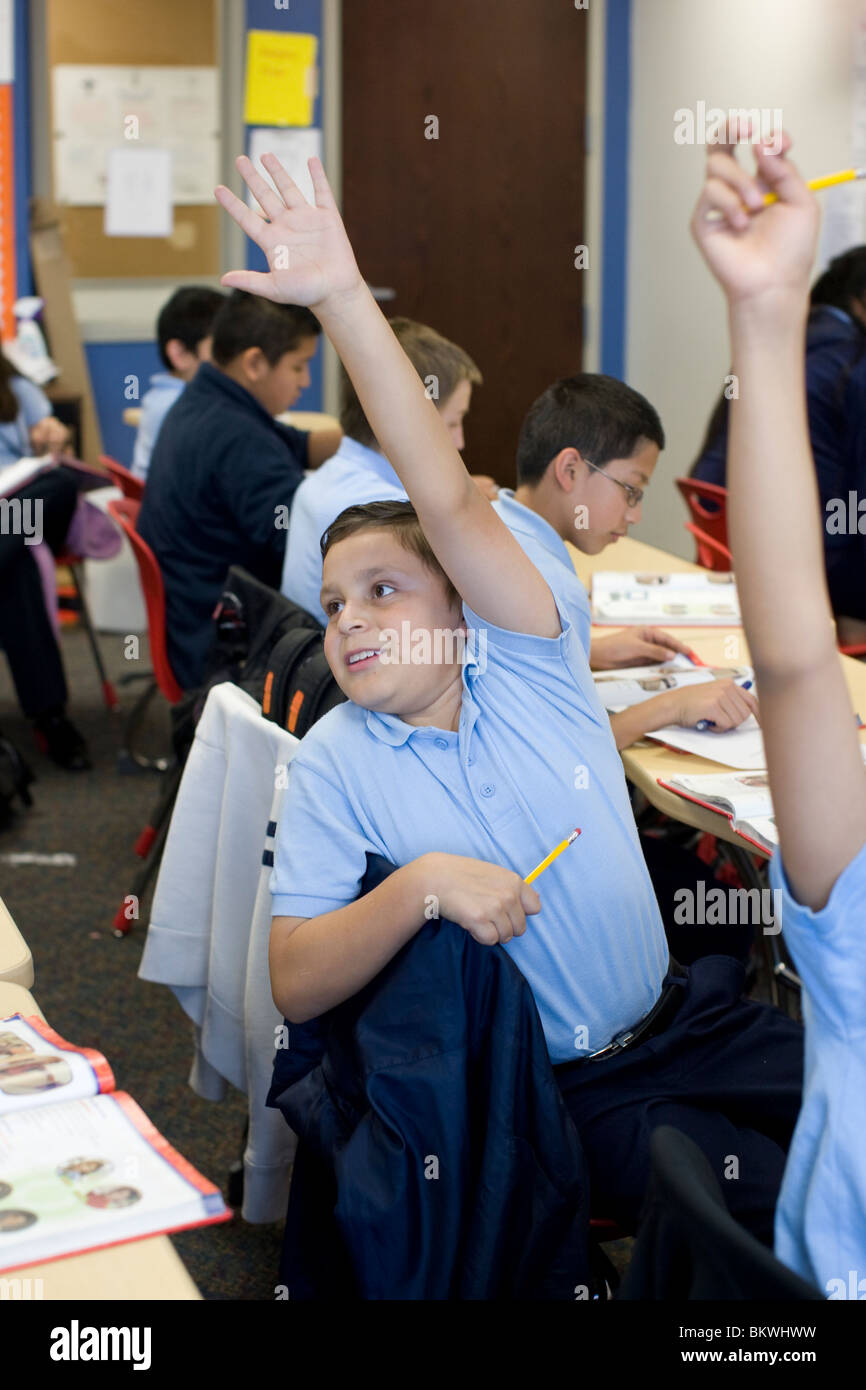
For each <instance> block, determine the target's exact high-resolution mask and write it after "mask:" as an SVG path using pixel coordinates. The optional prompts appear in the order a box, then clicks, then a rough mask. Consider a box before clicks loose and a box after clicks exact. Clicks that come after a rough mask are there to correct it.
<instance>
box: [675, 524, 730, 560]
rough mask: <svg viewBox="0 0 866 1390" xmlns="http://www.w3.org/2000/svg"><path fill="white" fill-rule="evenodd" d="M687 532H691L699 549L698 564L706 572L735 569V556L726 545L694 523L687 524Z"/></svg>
mask: <svg viewBox="0 0 866 1390" xmlns="http://www.w3.org/2000/svg"><path fill="white" fill-rule="evenodd" d="M685 525H686V530H687V531H691V533H692V535H693V536H694V538H695V540H696V542H697V547H698V554H697V563H698V564H699V565H701V566H702V567H703V568H704V569H705V570H720V571H721V570H731V569H733V567H734V565H733V556H732V555H731V552H730V550H729V549H728V547H727V546H726V545H724V544H723V543H722V542H721V541H718V540H716V539H715V537H714V536H711V535H710V534H709V532H708V531H702V530H701V528H700V526H696V525H695V523H694V522H693V521H687V522H686V524H685Z"/></svg>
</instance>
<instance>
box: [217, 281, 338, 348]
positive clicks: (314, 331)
mask: <svg viewBox="0 0 866 1390" xmlns="http://www.w3.org/2000/svg"><path fill="white" fill-rule="evenodd" d="M321 331H322V330H321V327H320V325H319V321H318V319H317V318H316V316H315V314H312V313H311V312H310V310H309V309H304V308H302V307H301V306H300V305H299V304H275V303H274V302H273V300H270V299H262V297H261V295H258V294H247V293H246V291H245V290H232V292H231V294H230V295H229V296H228V298H227V299H225V300H224V301H223V303H222V305H221V307H220V311H219V313H218V314H217V316H216V318H215V319H214V325H213V343H212V344H211V357H212V359H213V361H214V362H215V364H216V365H217V366H218V367H227V366H228V365H229V363H230V362H233V361H234V360H235V358H236V357H239V356H240V354H241V353H242V352H246V350H247V348H251V347H257V348H259V349H260V350H261V352H262V353H263V354H264V356H265V358H266V359H267V361H268V362H269V363H270V365H271V366H272V367H274V366H276V364H277V363H278V362H279V360H280V358H281V357H282V356H283V354H284V353H286V352H294V350H295V348H297V347H299V346H300V343H301V341H302V339H304V338H316V337H318V335H319V334H320V333H321Z"/></svg>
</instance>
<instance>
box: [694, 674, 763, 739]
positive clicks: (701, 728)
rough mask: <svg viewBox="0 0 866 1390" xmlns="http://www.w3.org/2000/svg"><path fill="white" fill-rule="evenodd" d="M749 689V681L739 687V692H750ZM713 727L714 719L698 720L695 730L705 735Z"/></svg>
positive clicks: (750, 685) (714, 725)
mask: <svg viewBox="0 0 866 1390" xmlns="http://www.w3.org/2000/svg"><path fill="white" fill-rule="evenodd" d="M737 684H738V685H740V682H739V681H737ZM751 688H752V682H751V681H743V683H742V685H740V689H741V690H751ZM715 727H716V721H715V719H699V720H698V722H697V724H696V725H695V728H696V729H697V731H698V733H699V734H705V733H706V732H707V729H714V728H715Z"/></svg>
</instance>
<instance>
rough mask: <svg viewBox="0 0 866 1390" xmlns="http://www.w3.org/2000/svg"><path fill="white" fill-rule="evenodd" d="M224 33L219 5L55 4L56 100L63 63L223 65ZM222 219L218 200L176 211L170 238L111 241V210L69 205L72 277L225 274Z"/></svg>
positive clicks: (100, 0) (184, 0)
mask: <svg viewBox="0 0 866 1390" xmlns="http://www.w3.org/2000/svg"><path fill="white" fill-rule="evenodd" d="M218 35H219V15H218V0H123V3H118V0H47V4H46V47H47V61H48V67H49V72H48V74H47V78H48V80H47V83H46V88H47V90H48V92H49V100H51V97H50V93H51V91H52V87H53V83H52V80H51V77H52V75H51V69H53V68H54V67H55V66H57V65H61V64H110V65H114V66H129V67H130V68H132V67H142V66H148V65H154V66H159V67H167V66H177V67H211V66H213V67H215V66H217V65H218V63H219V39H218ZM53 129H54V113H53V111H52V130H53ZM120 144H122V134H121V133H119V135H118V145H120ZM222 215H223V214H222V212H221V210H220V208H219V207H218V206H217V204H216V203H215V202H214V201H213V200H210V201H209V202H208V203H206V204H202V205H196V204H185V205H182V206H175V209H174V230H173V232H172V234H171V235H170V236H168V237H149V236H148V237H137V236H111V237H108V236H106V235H105V233H104V230H103V226H104V219H105V210H104V208H103V207H75V206H70V205H68V204H67V205H64V206H61V207H60V218H61V231H62V237H63V245H64V248H65V251H66V255H67V258H68V261H69V266H70V272H71V274H72V275H73V277H75V278H82V279H83V278H120V277H129V278H133V279H143V278H147V277H149V276H158V277H159V278H161V279H164V278H173V277H181V276H206V275H208V276H210V275H219V273H220V269H221V266H220V231H221V218H222Z"/></svg>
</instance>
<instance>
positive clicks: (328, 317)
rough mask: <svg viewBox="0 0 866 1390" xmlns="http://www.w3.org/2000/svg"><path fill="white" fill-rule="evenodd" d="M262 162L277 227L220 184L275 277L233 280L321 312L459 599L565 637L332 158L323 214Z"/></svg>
mask: <svg viewBox="0 0 866 1390" xmlns="http://www.w3.org/2000/svg"><path fill="white" fill-rule="evenodd" d="M262 163H263V164H264V165H265V167H266V168H267V170H268V172H269V174H270V175H271V177H272V178H273V180H274V183H275V184H276V186H277V188H278V189H279V193H278V194H277V193H275V192H274V190H273V189H272V188H271V186H270V185H269V184H268V183H267V182H266V180H265V179H263V178H262V177H261V175H260V174H258V173H257V172H256V169H255V167H254V166H253V164H252V163H251V162H250V160H248V159H247V158H245V157H244V156H241V158H239V159H238V160H237V167H238V170H239V172H240V174H241V176H242V177H243V179H244V181H245V182H246V184H247V185H248V187H249V188H250V189H251V191H252V192H253V194H254V195H255V197H256V199H257V200H258V202H259V204H260V206H261V207H262V209H263V211H264V213H265V214H266V217H267V219H269V220H265V218H263V217H261V216H260V215H259V214H257V213H256V212H254V211H253V210H252V209H250V208H248V207H247V206H246V205H245V204H244V203H243V202H241V200H240V199H239V198H236V197H235V195H234V194H233V193H231V192H230V191H229V189H227V188H224V187H222V186H220V187H219V188H217V189H216V197H217V200H218V202H219V203H221V205H222V206H223V207H224V208H225V209H226V211H227V212H228V213H229V214H230V215H231V216H232V217H233V218H234V220H235V221H236V222H237V223H238V224H239V226H241V227H242V228H243V230H244V231H245V232H246V233H247V235H248V236H249V237H250V238H251V239H252V240H253V241H254V242H255V243H256V245H257V246H259V247H260V248H261V250H262V251H263V252H264V254H265V256H266V258H267V262H268V266H269V270H268V271H267V272H266V273H265V272H255V271H244V270H233V271H231V272H229V274H227V275H224V276H223V277H222V283H223V284H224V285H227V286H229V287H231V288H236V289H242V290H248V291H249V292H250V293H252V294H260V295H263V296H264V297H265V298H266V299H273V300H276V301H277V302H280V303H294V304H305V305H307V306H309V308H311V309H312V310H313V312H314V313H315V315H316V317H317V318H318V319H319V321H320V322H321V324H322V327H323V329H324V330H325V332H326V333H327V335H328V337H329V338H330V340H331V342H332V343H333V344H334V347H335V348H336V350H337V352H338V354H339V356H340V358H341V359H342V362H343V365H344V366H345V368H346V371H347V372H348V373H349V376H350V377H351V379H352V383H353V385H354V387H355V390H356V391H357V393H358V398H359V400H360V402H361V404H362V406H363V408H364V413H365V414H366V416H367V419H368V420H369V422H370V426H371V428H372V430H373V433H374V434H375V436H376V438H377V439H378V441H379V444H380V445H381V448H382V451H383V453H384V454H385V456H386V457H387V458H388V459H389V461H390V462H391V463H392V465H393V466H394V469H395V470H396V472H397V473H398V475H399V477H400V480H401V481H402V483H403V486H404V487H405V489H406V491H407V493H408V494H409V497H410V498H411V500H412V503H413V504H414V506H415V510H416V511H417V513H418V517H419V519H420V522H421V525H422V527H423V529H424V533H425V535H426V537H427V539H428V541H429V542H430V545H431V546H432V548H433V550H434V552H435V554H436V557H437V559H438V560H439V563H440V564H441V565H442V568H443V569H444V570H445V572H446V573H447V575H448V576H449V578H450V579H451V581H452V583H453V584H454V586H455V588H456V589H457V591H458V593H459V594H460V595H461V597H462V598H463V599H465V601H466V602H467V603H468V604H469V606H470V608H473V609H474V610H475V612H476V613H478V614H479V616H480V617H482V618H484V619H486V620H487V621H488V622H490V623H493V624H495V625H496V626H497V627H504V628H510V629H513V630H515V631H520V632H527V633H535V634H538V635H539V636H544V637H555V636H557V635H558V634H559V632H560V626H561V625H560V622H559V616H558V613H557V610H556V605H555V603H554V601H553V597H552V595H551V592H550V589H549V588H548V586H547V584H546V583H545V582H544V580H543V579H542V578H541V575H540V574H539V573H538V571H537V569H536V568H535V566H534V565H533V564H532V562H531V560H529V558H528V557H527V556H526V554H525V553H524V551H523V550H522V548H521V547H520V545H519V544H518V542H517V541H516V540H515V539H514V537H513V536H512V535H511V532H510V531H509V530H508V528H507V526H506V525H505V524H504V522H503V521H501V519H500V518H499V517H498V516H497V514H496V512H494V511H493V509H492V507H490V506H489V505H488V504H487V502H486V501H485V499H484V497H483V496H482V495H481V493H480V491H479V490H478V488H476V487H475V486H474V484H473V483H472V481H471V479H470V477H469V474H468V473H467V471H466V468H465V467H464V464H463V460H462V459H461V457H460V455H459V454H458V452H457V450H456V449H455V448H454V445H453V444H452V442H451V439H450V437H449V435H448V431H447V429H446V427H445V425H444V424H443V422H442V420H441V418H440V416H439V413H438V411H437V410H436V408H435V406H434V405H433V403H432V401H430V400H429V399H428V397H427V395H426V393H425V390H424V386H423V384H422V382H421V380H420V378H419V377H418V375H417V373H416V371H415V369H414V368H413V366H412V365H411V363H410V362H409V359H408V358H407V357H406V354H405V353H404V352H403V349H402V348H401V346H400V344H399V342H398V341H397V339H396V337H395V336H394V334H393V332H392V331H391V328H390V327H389V325H388V322H387V320H386V319H385V318H384V317H383V315H382V313H381V312H380V310H379V308H378V306H377V305H376V302H375V300H374V299H373V296H372V295H371V294H370V291H369V289H368V288H367V286H366V285H365V283H364V281H363V279H362V277H361V274H360V271H359V270H358V266H357V264H356V262H355V257H354V255H353V253H352V248H351V246H350V244H349V240H348V237H347V236H346V231H345V228H344V227H343V223H342V221H341V218H340V214H339V212H338V210H337V205H336V203H335V201H334V197H333V194H332V193H331V190H330V187H329V186H328V181H327V179H326V178H325V174H324V170H323V169H322V166H321V164H320V162H319V161H318V160H317V159H311V160H310V173H311V175H312V179H313V186H314V188H315V195H316V203H315V206H313V207H311V206H310V204H309V203H307V201H306V199H305V198H304V197H303V195H302V193H301V192H300V190H299V189H298V188H297V186H296V185H295V183H294V182H293V181H292V179H291V178H290V177H289V175H288V174H287V173H286V171H285V169H283V167H282V165H281V164H280V162H279V160H278V159H277V158H276V157H275V156H273V155H265V156H264V157H263V159H262Z"/></svg>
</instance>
